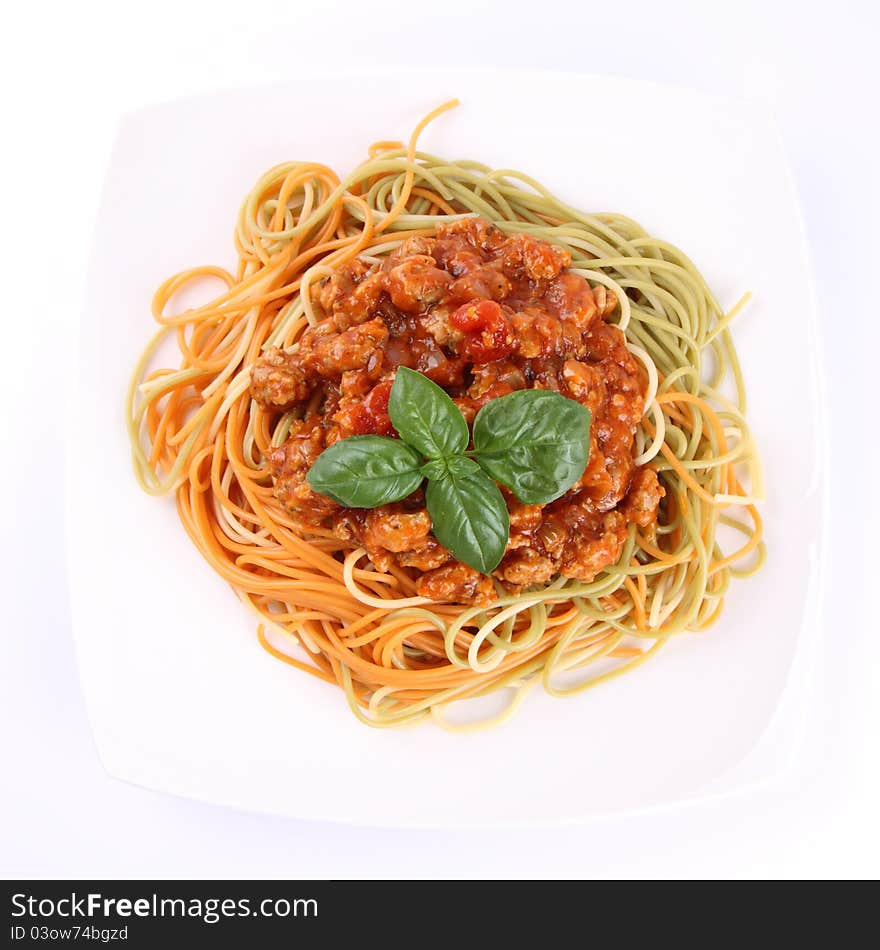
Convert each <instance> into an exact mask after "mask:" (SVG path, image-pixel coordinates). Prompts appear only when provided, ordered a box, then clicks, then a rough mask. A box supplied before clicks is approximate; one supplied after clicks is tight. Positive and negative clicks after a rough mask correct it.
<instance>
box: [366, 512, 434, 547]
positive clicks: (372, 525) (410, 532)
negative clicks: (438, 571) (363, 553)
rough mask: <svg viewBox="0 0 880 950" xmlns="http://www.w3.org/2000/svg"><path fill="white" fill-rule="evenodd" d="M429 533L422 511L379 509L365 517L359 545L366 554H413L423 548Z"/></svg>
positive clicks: (426, 520) (427, 520)
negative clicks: (373, 551)
mask: <svg viewBox="0 0 880 950" xmlns="http://www.w3.org/2000/svg"><path fill="white" fill-rule="evenodd" d="M430 531H431V518H430V515H429V514H428V512H427V511H425V510H424V509H422V510H421V511H407V510H406V508H405V507H404V506H403V505H402V504H400V503H396V504H392V505H381V506H380V507H379V508H373V509H372V510H371V511H369V512H368V513H367V520H366V525H365V529H364V533H363V536H362V541H363V544H364V547H365V548H366V549H367V550H368V551H369V550H370V549H371V548H384V549H385V550H386V551H393V552H394V553H397V552H400V551H412V550H414V549H416V548H419V547H421V546H423V542H424V540H425V539H426V538H427V537H428V534H429V532H430Z"/></svg>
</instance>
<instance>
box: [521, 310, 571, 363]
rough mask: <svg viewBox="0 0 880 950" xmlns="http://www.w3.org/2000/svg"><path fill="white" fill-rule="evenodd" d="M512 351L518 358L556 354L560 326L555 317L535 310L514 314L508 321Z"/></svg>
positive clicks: (560, 335)
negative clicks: (512, 340) (511, 335)
mask: <svg viewBox="0 0 880 950" xmlns="http://www.w3.org/2000/svg"><path fill="white" fill-rule="evenodd" d="M508 322H509V323H510V329H511V331H512V332H513V339H514V344H513V345H514V349H515V351H516V353H517V354H518V355H519V356H524V357H525V358H526V359H534V358H535V357H537V356H550V354H552V353H556V351H557V349H558V346H559V341H560V340H561V338H562V326H561V324H560V322H559V320H557V319H556V318H555V317H553V316H551V315H550V314H549V313H546V312H545V311H543V310H538V309H537V308H528V307H527V308H526V309H524V310H522V311H520V312H519V313H514V314H513V315H512V316H511V317H510V319H509V321H508Z"/></svg>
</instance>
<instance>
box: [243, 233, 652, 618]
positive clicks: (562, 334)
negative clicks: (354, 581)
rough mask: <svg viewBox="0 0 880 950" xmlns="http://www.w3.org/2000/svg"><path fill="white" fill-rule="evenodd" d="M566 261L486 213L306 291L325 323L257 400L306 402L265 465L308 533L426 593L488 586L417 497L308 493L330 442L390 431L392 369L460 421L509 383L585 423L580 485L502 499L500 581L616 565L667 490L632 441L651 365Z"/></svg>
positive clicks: (284, 404) (607, 300)
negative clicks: (320, 532) (580, 408)
mask: <svg viewBox="0 0 880 950" xmlns="http://www.w3.org/2000/svg"><path fill="white" fill-rule="evenodd" d="M570 263H571V259H570V255H569V254H568V252H567V251H565V250H564V249H562V248H560V247H556V246H554V245H552V244H549V243H547V242H545V241H540V240H536V239H535V238H532V237H530V236H528V235H525V234H511V235H507V234H505V233H503V232H502V231H501V230H499V229H498V228H496V227H494V226H493V225H491V224H490V223H489V222H487V221H484V220H482V219H480V218H465V219H462V220H460V221H456V222H452V223H449V224H446V225H442V226H441V227H439V228H438V229H437V233H436V236H433V237H418V236H417V237H411V238H409V239H407V240H406V241H404V242H403V244H401V246H400V247H398V248H397V249H396V250H395V251H394V252H393V253H392V254H391V255H390V256H389V257H388V258H386V259H385V260H384V261H383V262H382V263H381V264H374V265H369V264H367V263H365V262H363V261H360V260H354V261H352V262H351V263H349V264H347V265H346V266H344V267H342V268H340V269H339V270H338V271H336V272H335V273H334V274H333V275H332V276H330V277H329V278H328V279H327V280H326V281H325V283H324V284H323V285H322V286H321V287H319V288H315V289H314V290H313V294H314V300H313V303H314V306H315V310H316V312H318V313H319V315H321V316H322V317H323V319H321V320H320V322H319V323H318V324H317V325H315V326H312V327H310V328H309V329H307V330H306V331H305V333H303V335H302V336H301V337H300V339H299V340H298V341H297V343H296V344H295V345H294V346H293V347H291V348H290V349H289V350H287V351H282V350H278V349H270V350H268V351H267V352H266V353H265V354H263V355H262V356H261V357H260V358H259V359H258V361H257V363H256V364H255V366H254V368H253V371H252V375H251V393H252V395H253V398H254V399H255V400H256V401H257V402H258V403H259V404H260V405H261V406H263V407H264V408H266V409H270V410H278V411H279V412H280V411H287V410H290V409H292V408H295V407H303V410H304V416H303V418H302V419H300V420H298V421H295V422H294V423H293V425H292V426H291V429H290V435H289V438H288V439H287V441H286V442H285V443H284V444H283V445H281V446H280V447H278V448H276V449H274V450H273V451H272V452H271V454H270V456H269V465H270V469H271V473H272V477H273V481H274V491H275V494H276V496H277V497H278V499H279V500H280V501H281V503H282V504H283V505H284V506H285V507H286V508H287V509H288V510H289V511H290V512H291V513H292V514H293V515H294V516H295V517H296V519H297V520H298V522H299V523H300V524H301V525H302V526H303V528H304V529H305V530H308V529H309V528H310V527H311V528H318V527H320V528H322V529H330V530H332V531H333V532H334V533H335V534H336V535H337V536H338V537H340V538H341V539H343V540H345V541H352V542H357V543H358V544H361V545H363V547H364V548H365V549H366V551H367V553H368V555H369V557H370V559H371V560H372V562H373V564H374V565H375V566H376V567H377V568H378V569H380V570H387V569H388V568H389V567H390V566H391V565H392V564H395V563H396V564H398V565H400V566H402V567H405V568H414V569H416V570H417V571H418V572H420V575H419V579H418V582H417V589H418V592H419V594H421V595H422V596H425V597H429V598H431V599H432V600H437V601H452V602H456V603H477V604H482V603H487V602H489V601H490V600H492V599H493V598H494V595H495V591H494V585H493V583H492V580H491V578H489V577H487V576H484V575H481V574H479V573H478V572H477V571H475V570H473V569H472V568H470V567H468V566H467V565H466V564H463V563H461V562H460V561H457V560H455V559H454V558H453V557H452V555H451V554H450V553H449V552H448V551H447V550H446V549H445V548H443V547H442V546H441V545H440V544H439V543H438V542H437V540H436V539H435V538H434V536H433V535H432V533H431V521H430V518H429V517H428V513H427V511H426V509H425V504H424V496H423V494H422V492H421V491H417V492H414V493H413V494H412V495H410V496H409V497H408V498H406V499H404V500H403V501H402V502H397V503H395V504H391V505H383V506H381V507H379V508H374V509H371V510H361V509H351V508H344V507H342V506H340V505H338V504H336V503H335V502H333V501H331V500H330V499H328V498H325V497H324V496H322V495H319V494H317V493H315V492H314V491H312V489H311V488H310V487H309V485H308V483H307V482H306V480H305V476H306V473H307V472H308V470H309V468H310V467H311V465H312V464H313V463H314V461H315V459H317V457H318V455H320V453H321V452H322V451H323V450H324V449H325V448H326V447H327V446H329V445H332V444H333V443H334V442H335V441H337V440H338V439H344V438H346V437H348V436H351V435H361V434H368V433H378V434H381V435H391V436H393V435H394V430H393V428H392V426H391V421H390V419H389V418H388V397H389V394H390V391H391V386H392V383H393V381H394V374H395V371H396V369H397V367H398V366H408V367H409V368H410V369H414V370H418V371H419V372H421V373H424V374H425V375H426V376H427V377H429V378H430V379H432V380H433V381H434V382H435V383H437V384H438V385H440V386H441V387H443V389H445V390H446V391H447V392H448V393H449V394H450V396H451V397H452V398H453V400H454V401H455V403H456V404H457V405H458V407H459V408H460V409H461V411H462V413H463V414H464V416H465V418H466V419H467V420H468V422H469V423H472V422H473V419H474V416H475V415H476V413H477V412H478V411H479V409H480V408H481V407H482V406H484V405H485V404H486V403H487V402H489V401H490V400H492V399H496V398H498V397H499V396H504V395H507V394H508V393H512V392H514V391H515V390H518V389H528V388H540V389H550V390H555V391H557V392H560V393H561V394H562V395H564V396H567V397H568V398H570V399H575V400H577V401H578V402H580V403H582V404H583V405H585V406H586V407H587V408H588V409H589V410H590V411H591V413H592V418H593V422H592V427H591V433H590V458H589V462H588V464H587V467H586V469H585V471H584V473H583V476H582V477H581V478H580V480H579V481H578V482H577V483H576V484H575V485H574V486H573V488H572V489H571V490H569V491H568V492H567V493H566V494H565V495H564V496H563V497H561V498H559V499H557V500H556V501H554V502H552V503H551V504H549V505H524V504H522V503H521V502H520V501H519V500H518V499H517V498H516V497H515V496H514V495H513V494H511V493H510V492H507V491H506V490H503V491H504V495H505V499H506V501H507V506H508V510H509V512H510V540H509V542H508V545H507V551H506V553H505V555H504V558H503V559H502V561H501V563H500V564H499V566H498V568H497V569H496V570H495V572H494V573H495V575H496V576H497V577H498V578H499V579H500V580H501V581H503V582H504V584H505V585H506V587H507V588H508V589H510V590H518V589H521V588H523V587H530V586H532V585H543V584H546V583H547V582H548V581H550V580H551V579H552V578H553V577H554V576H556V575H559V574H562V575H563V576H565V577H570V578H575V579H577V580H581V581H590V580H592V579H593V578H594V577H595V576H596V574H597V573H598V572H599V571H601V570H602V569H603V568H605V567H608V566H609V565H611V564H613V563H615V562H616V561H617V559H618V558H619V556H620V553H621V550H622V548H623V545H624V542H625V540H626V536H627V525H628V524H629V523H632V522H634V523H636V524H638V525H640V526H642V527H647V526H649V525H651V524H652V523H654V522H656V520H657V509H658V505H659V502H660V499H661V497H662V496H663V494H664V490H663V488H662V487H661V486H660V484H659V482H658V479H657V474H656V472H655V471H654V470H653V469H652V468H648V467H642V468H639V467H636V466H635V464H634V462H633V442H634V433H635V430H636V426H637V424H638V422H639V420H640V419H641V416H642V410H643V405H644V395H645V380H644V371H643V370H642V369H640V366H639V364H638V363H637V361H636V360H635V359H634V358H633V356H632V354H631V353H630V352H629V350H628V349H627V347H626V342H625V339H624V335H623V333H622V332H621V331H620V330H619V329H618V328H617V327H616V326H613V325H611V324H609V323H608V322H606V320H607V318H608V317H609V316H610V315H611V314H612V313H613V312H614V310H615V309H616V308H617V300H616V299H615V297H614V294H613V293H611V292H610V291H606V290H605V288H604V287H598V288H591V286H590V285H589V284H588V283H587V281H585V280H584V279H583V278H582V277H580V276H579V275H577V274H573V273H570V272H569V271H568V270H567V268H568V266H569V265H570Z"/></svg>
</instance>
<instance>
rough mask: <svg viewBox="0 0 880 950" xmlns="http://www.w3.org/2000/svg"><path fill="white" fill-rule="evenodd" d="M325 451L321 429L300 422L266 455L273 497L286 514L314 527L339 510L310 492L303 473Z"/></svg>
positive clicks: (334, 504) (323, 497) (328, 501)
mask: <svg viewBox="0 0 880 950" xmlns="http://www.w3.org/2000/svg"><path fill="white" fill-rule="evenodd" d="M324 448H325V441H324V430H323V429H321V428H312V427H311V426H310V425H309V424H308V423H306V422H299V423H295V424H294V426H293V427H292V428H291V431H290V435H289V436H288V439H287V441H286V442H285V443H284V445H281V446H279V447H278V448H277V449H273V450H272V451H271V453H270V454H269V467H270V469H271V472H272V478H273V479H274V482H275V487H274V494H275V497H276V498H277V499H278V500H279V501H280V502H281V504H282V505H284V507H285V508H286V509H287V510H288V511H290V512H292V513H293V514H295V515H298V516H299V517H300V518H302V519H303V520H305V521H308V522H311V523H312V524H315V525H320V524H321V523H322V522H323V520H324V519H325V518H327V517H328V516H329V515H333V514H335V513H337V512H338V511H339V510H340V506H339V505H337V504H336V502H335V501H331V500H330V499H329V498H327V497H325V496H324V495H319V494H318V493H317V492H314V491H312V489H311V486H310V485H309V483H308V482H307V481H306V473H307V472H308V470H309V469H310V468H311V467H312V465H313V464H314V462H315V459H317V457H318V456H319V455H320V454H321V453H322V452H323V451H324Z"/></svg>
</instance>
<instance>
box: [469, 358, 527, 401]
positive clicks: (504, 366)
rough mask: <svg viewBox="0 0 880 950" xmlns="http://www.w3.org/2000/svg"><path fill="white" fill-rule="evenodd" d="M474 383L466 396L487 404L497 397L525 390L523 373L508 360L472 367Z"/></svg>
mask: <svg viewBox="0 0 880 950" xmlns="http://www.w3.org/2000/svg"><path fill="white" fill-rule="evenodd" d="M472 372H473V377H474V381H473V382H472V383H471V385H470V386H469V387H468V391H467V394H468V396H469V397H470V398H471V399H474V400H477V401H482V402H483V403H486V402H488V401H489V400H490V399H496V398H497V397H498V396H507V395H509V394H510V393H512V392H515V391H516V390H517V389H525V388H526V378H525V376H524V375H523V371H522V370H521V369H520V368H519V367H518V366H517V365H516V363H511V362H510V361H509V360H496V361H495V362H493V363H483V364H481V365H478V366H474V368H473V370H472Z"/></svg>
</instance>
